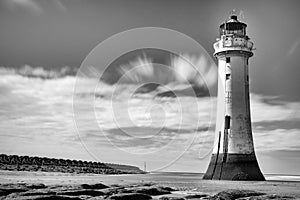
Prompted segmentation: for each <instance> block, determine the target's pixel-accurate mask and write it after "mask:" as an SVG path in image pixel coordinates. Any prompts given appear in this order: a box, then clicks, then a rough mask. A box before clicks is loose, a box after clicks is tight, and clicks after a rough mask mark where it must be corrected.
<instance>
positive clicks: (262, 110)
mask: <svg viewBox="0 0 300 200" xmlns="http://www.w3.org/2000/svg"><path fill="white" fill-rule="evenodd" d="M26 69H27V70H24V69H23V70H24V71H22V70H21V69H20V70H15V69H11V68H0V77H1V78H0V93H1V96H2V98H1V99H0V107H1V110H0V129H1V134H0V138H1V140H0V151H1V152H4V153H14V154H29V155H41V156H51V157H69V158H76V159H83V158H90V154H89V153H93V154H96V155H97V156H99V157H97V158H99V159H100V160H104V161H110V162H125V161H126V160H127V161H126V162H127V163H130V162H131V163H137V162H141V160H143V159H145V160H147V161H148V162H149V163H148V164H149V167H150V166H151V164H152V167H153V168H157V167H161V164H164V165H168V164H169V163H170V162H172V161H174V160H176V159H177V158H178V156H180V155H181V154H184V156H183V157H184V159H183V160H182V161H178V162H187V161H190V162H194V161H195V160H198V159H199V158H202V157H203V156H205V155H209V152H210V150H211V148H212V145H213V139H214V131H213V130H212V129H213V125H214V120H215V118H214V115H215V111H213V112H212V109H211V104H215V103H216V98H215V97H211V98H209V97H205V98H193V97H189V96H183V97H179V98H178V99H176V98H175V99H174V98H162V99H157V98H152V97H151V96H149V95H145V96H133V98H129V99H128V100H129V101H124V98H125V97H127V96H130V94H132V92H133V91H134V90H133V89H132V88H130V87H131V86H130V85H128V86H126V85H124V86H122V87H121V88H119V90H120V91H119V93H118V92H117V93H116V95H117V97H116V99H113V101H115V102H114V103H115V104H114V106H112V103H111V98H110V97H111V94H112V92H113V91H114V90H116V86H113V85H105V84H103V85H100V86H99V87H98V88H97V89H96V91H93V92H95V93H93V94H89V96H87V95H81V96H80V98H79V99H78V101H79V104H78V106H79V108H78V109H80V110H81V111H82V112H81V113H82V114H81V115H80V116H77V120H79V121H80V128H81V129H80V132H79V133H78V132H76V126H75V124H74V113H73V108H72V105H73V104H72V103H73V102H72V98H73V91H74V85H75V82H76V78H75V77H74V76H67V75H65V74H67V73H65V72H61V71H55V73H54V71H53V70H52V71H51V70H46V69H43V68H33V67H30V66H27V67H26ZM67 71H68V70H67ZM45 77H48V78H45ZM49 77H52V78H49ZM77 81H82V82H83V84H84V87H83V88H82V89H83V91H80V92H81V94H83V92H87V91H89V90H87V88H89V87H90V84H91V83H90V81H89V79H86V78H85V79H83V80H77ZM95 94H98V97H97V98H96V99H94V98H91V96H93V95H95ZM118 95H120V96H118ZM90 99H93V101H92V102H89V100H90ZM177 100H178V101H179V102H180V103H178V102H177ZM193 101H194V102H193ZM89 103H92V104H93V107H94V110H93V113H91V112H90V110H87V109H86V105H87V104H89ZM149 105H150V108H151V109H148V110H147V108H149ZM251 105H252V110H251V111H252V121H253V134H254V140H255V141H254V142H255V145H256V150H257V151H258V152H265V151H270V152H272V151H282V150H290V151H298V150H300V146H299V142H300V138H299V132H300V127H299V124H300V113H299V110H300V102H285V101H279V100H277V98H276V97H269V96H263V95H258V94H252V95H251ZM197 107H198V108H197ZM197 121H198V122H199V123H198V124H197ZM94 122H96V124H93V123H94ZM128 122H130V123H128ZM209 127H211V128H209ZM158 130H159V131H160V132H159V131H158ZM124 132H125V134H124ZM156 133H157V134H156ZM126 134H127V135H126ZM82 142H83V144H84V145H85V146H86V147H87V149H88V150H89V151H90V152H87V151H86V150H85V149H84V146H82ZM41 144H43V145H41ZM103 152H106V153H103ZM159 160H163V161H164V162H163V163H161V162H159ZM179 165H180V163H179Z"/></svg>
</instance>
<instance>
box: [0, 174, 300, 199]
mask: <svg viewBox="0 0 300 200" xmlns="http://www.w3.org/2000/svg"><path fill="white" fill-rule="evenodd" d="M266 178H267V181H262V182H258V181H217V180H202V174H196V173H150V174H129V175H94V174H79V175H77V174H66V173H49V172H18V171H0V184H8V183H9V184H11V183H13V184H15V183H26V184H37V183H43V184H45V185H74V184H75V185H76V184H96V183H103V184H105V185H112V184H118V185H128V184H134V183H137V184H143V183H154V184H159V185H163V186H166V187H167V186H168V187H173V188H176V189H177V190H179V191H182V192H184V191H185V192H188V191H194V192H201V193H205V194H209V195H214V194H216V193H218V192H220V191H224V190H227V189H239V190H254V191H258V192H263V193H267V194H277V195H286V196H292V197H295V198H297V199H300V182H299V181H298V176H279V175H276V176H275V175H272V176H266Z"/></svg>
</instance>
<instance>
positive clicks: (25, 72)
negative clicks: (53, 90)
mask: <svg viewBox="0 0 300 200" xmlns="http://www.w3.org/2000/svg"><path fill="white" fill-rule="evenodd" d="M76 73H77V68H72V67H69V66H64V67H62V68H60V69H58V70H55V69H52V70H47V69H44V68H42V67H31V66H30V65H24V66H22V67H21V68H6V67H0V75H1V74H4V75H5V74H11V75H14V74H18V75H21V76H25V77H32V78H41V79H53V78H61V77H65V76H75V75H76Z"/></svg>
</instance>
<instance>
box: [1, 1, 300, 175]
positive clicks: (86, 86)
mask: <svg viewBox="0 0 300 200" xmlns="http://www.w3.org/2000/svg"><path fill="white" fill-rule="evenodd" d="M299 7H300V3H299V1H296V0H295V1H292V0H287V1H276V0H272V1H271V0H263V1H233V0H228V1H198V0H197V1H196V0H190V1H179V0H165V1H158V0H151V1H144V0H127V1H122V0H111V1H103V0H100V1H96V0H86V1H82V0H47V1H46V0H1V1H0V27H1V31H0V47H1V48H0V76H1V78H0V94H1V96H2V98H1V99H0V118H1V120H0V130H1V132H0V138H1V139H0V152H1V153H7V154H19V155H37V156H48V157H58V158H71V159H84V160H99V161H104V162H116V163H124V164H132V165H136V166H139V167H141V168H142V167H143V163H144V162H147V167H148V168H149V170H158V169H160V170H165V171H193V172H204V171H205V170H206V168H207V165H208V162H209V159H210V153H211V149H212V146H213V144H214V142H213V139H214V133H213V132H214V130H213V128H214V127H213V126H214V123H215V122H214V120H215V114H214V113H215V112H214V111H215V110H214V109H215V107H214V105H215V102H216V97H215V96H214V95H213V96H211V97H209V96H208V95H207V92H206V91H207V88H208V89H209V88H210V87H213V86H214V85H215V84H216V80H215V79H216V77H215V76H214V74H215V73H216V66H215V64H214V63H216V60H215V58H213V56H212V54H213V51H214V50H213V46H212V45H213V43H214V42H215V41H216V38H217V37H218V27H219V25H220V24H221V23H223V22H224V20H226V19H227V18H228V17H229V13H230V11H231V10H232V9H235V10H237V13H238V15H239V17H240V19H241V21H243V22H245V23H246V24H247V25H248V28H247V34H248V36H249V37H250V38H251V40H252V41H253V42H254V46H255V48H256V50H254V56H253V57H252V58H250V62H249V63H250V67H249V70H250V91H251V116H252V128H253V136H254V144H255V149H256V154H257V158H258V161H259V164H260V167H261V170H262V171H263V172H264V173H284V174H300V171H299V164H300V160H299V153H300V145H299V144H300V135H299V132H300V113H299V110H300V109H299V108H300V93H299V92H298V91H299V89H298V86H299V85H300V79H299V76H300V69H299V68H298V67H299V61H298V56H299V51H300V27H299V26H298V24H299V22H298V19H300V13H299V11H298V10H299ZM142 27H160V28H165V29H171V30H174V31H177V32H180V33H183V34H185V35H187V36H189V37H190V38H192V39H193V40H195V41H196V42H198V43H199V44H200V45H201V46H202V47H203V49H202V48H199V51H198V52H197V51H193V52H192V53H190V52H188V53H187V52H184V51H182V52H181V53H182V54H183V57H184V58H186V59H187V60H189V62H191V63H192V64H194V65H196V66H199V68H198V69H199V70H200V71H201V70H202V71H201V72H203V73H202V74H204V75H203V77H202V78H203V79H204V80H205V82H203V81H201V80H202V79H201V78H199V77H198V75H195V76H194V75H193V74H195V73H194V71H193V70H189V69H190V68H189V64H187V63H185V62H184V61H183V60H182V59H180V57H176V56H170V55H165V54H164V53H162V52H161V51H157V50H143V51H136V52H135V51H133V53H132V52H131V53H130V52H124V55H122V56H121V55H120V58H116V59H115V60H113V61H114V62H112V63H111V64H110V65H109V67H108V68H110V69H111V70H110V71H108V72H110V73H107V76H106V77H104V79H103V80H106V82H105V81H104V82H103V81H100V82H99V81H98V80H99V77H97V76H96V75H97V74H99V72H103V71H104V70H105V69H106V66H102V65H100V64H99V63H98V64H99V66H98V65H97V66H96V72H95V73H94V74H92V75H91V76H90V75H87V73H86V71H84V73H83V74H80V73H79V75H78V74H77V76H76V73H77V72H78V69H79V67H80V66H81V67H83V66H87V67H88V66H90V65H91V63H92V64H95V62H96V61H95V60H97V61H99V62H102V59H101V57H109V56H110V55H114V53H116V52H118V51H121V49H126V48H125V47H127V46H126V44H127V43H126V41H123V43H122V42H120V43H116V44H115V46H113V47H114V48H105V49H104V52H103V53H101V52H102V51H103V48H102V49H101V45H100V47H99V44H100V43H101V42H102V44H103V41H107V39H108V38H111V36H113V35H115V34H118V33H121V32H123V31H127V30H130V29H133V28H142ZM170 34H171V35H172V33H170ZM144 37H145V38H143V39H149V40H150V41H153V40H152V39H151V37H155V34H149V33H146V34H145V36H144ZM137 38H138V37H136V40H134V41H132V40H129V41H127V42H128V43H129V44H130V43H135V44H137V43H138V41H139V40H138V39H137ZM141 38H142V37H141ZM170 38H171V39H172V37H171V36H170ZM168 39H169V38H166V37H163V38H160V39H158V40H157V41H153V43H155V44H157V45H159V44H161V43H164V42H165V41H166V40H168ZM171 39H170V41H171ZM183 41H185V40H183ZM189 41H190V40H189ZM176 42H178V44H180V43H179V42H180V41H179V40H178V41H176ZM176 42H175V43H176ZM97 45H98V46H97ZM118 45H119V46H118ZM174 45H175V46H176V45H177V44H174ZM129 46H130V45H129ZM129 46H128V47H129ZM178 46H182V47H180V48H182V49H184V48H185V47H186V48H187V49H188V48H189V47H190V46H189V45H188V44H187V43H186V44H180V45H178ZM95 47H97V48H95ZM170 48H171V47H170ZM97 49H99V51H98V50H97ZM195 49H196V50H197V49H198V47H197V48H195ZM195 49H194V50H195ZM132 50H134V49H132ZM153 60H154V61H155V62H158V63H159V64H152V62H153ZM141 65H142V66H144V67H142V68H141V70H138V68H137V69H135V68H134V67H135V66H141ZM166 65H170V66H171V68H172V69H175V70H171V71H170V70H169V69H168V68H167V67H165V66H166ZM94 67H95V66H94ZM88 69H89V68H88ZM91 69H92V70H93V69H94V68H91ZM158 69H160V70H158ZM97 70H98V71H97ZM116 74H118V76H117V75H116ZM123 74H126V76H124V77H123V79H122V80H121V82H120V83H118V84H112V83H111V82H110V83H108V82H107V80H113V79H115V78H116V76H117V77H121V76H122V75H123ZM149 74H150V75H149ZM178 74H179V75H178ZM97 78H98V79H97ZM186 79H187V81H185V80H186ZM144 82H158V83H160V86H158V87H154V89H153V88H152V89H151V87H141V86H142V83H144ZM174 82H175V83H176V84H174ZM191 82H192V83H193V84H194V85H196V86H197V88H198V89H199V91H200V92H199V93H200V94H199V95H200V97H198V98H195V97H194V96H193V94H191V90H190V88H189V87H190V85H189V84H187V83H191ZM95 85H96V87H95ZM194 85H193V86H194ZM141 90H142V91H145V90H146V91H147V92H138V91H141ZM170 90H173V91H175V93H176V94H177V95H178V96H179V97H178V98H157V97H159V96H166V94H169V93H168V91H170ZM125 100H126V101H125ZM196 108H197V109H196ZM126 134H129V135H126Z"/></svg>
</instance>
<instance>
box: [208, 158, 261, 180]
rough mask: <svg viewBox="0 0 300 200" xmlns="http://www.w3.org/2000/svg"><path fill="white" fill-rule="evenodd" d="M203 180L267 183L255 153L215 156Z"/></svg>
mask: <svg viewBox="0 0 300 200" xmlns="http://www.w3.org/2000/svg"><path fill="white" fill-rule="evenodd" d="M203 179H217V180H245V181H251V180H253V181H265V178H264V176H263V174H262V173H261V171H260V169H259V166H258V163H257V160H256V156H255V154H254V153H251V154H230V153H229V154H223V153H220V154H213V155H212V157H211V161H210V163H209V166H208V169H207V171H206V173H205V175H204V177H203Z"/></svg>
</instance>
